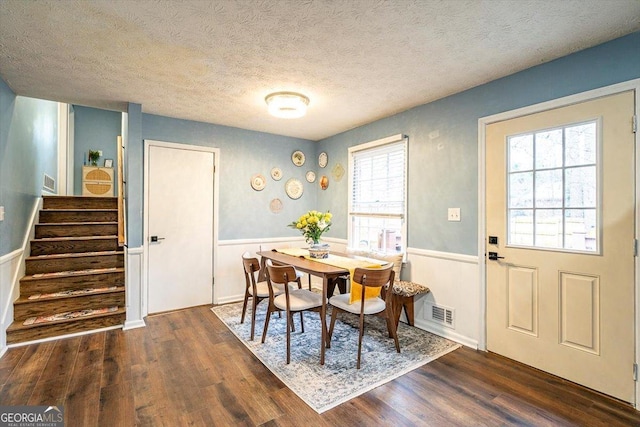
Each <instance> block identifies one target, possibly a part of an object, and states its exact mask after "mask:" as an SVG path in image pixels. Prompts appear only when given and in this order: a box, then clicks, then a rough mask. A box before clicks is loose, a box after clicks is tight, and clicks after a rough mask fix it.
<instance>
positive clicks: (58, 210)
mask: <svg viewBox="0 0 640 427" xmlns="http://www.w3.org/2000/svg"><path fill="white" fill-rule="evenodd" d="M42 210H43V211H47V212H65V213H66V212H118V209H103V208H98V209H96V208H71V209H60V208H47V209H42Z"/></svg>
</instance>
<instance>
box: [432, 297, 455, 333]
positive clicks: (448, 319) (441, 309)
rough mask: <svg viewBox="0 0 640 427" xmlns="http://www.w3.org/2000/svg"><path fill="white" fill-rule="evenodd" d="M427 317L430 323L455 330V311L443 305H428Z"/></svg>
mask: <svg viewBox="0 0 640 427" xmlns="http://www.w3.org/2000/svg"><path fill="white" fill-rule="evenodd" d="M426 308H427V309H426V310H425V317H426V319H427V320H429V321H430V322H434V323H439V324H440V325H444V326H447V327H449V328H455V310H454V309H453V308H449V307H445V306H442V305H435V304H429V303H427V304H426Z"/></svg>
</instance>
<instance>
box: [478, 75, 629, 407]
mask: <svg viewBox="0 0 640 427" xmlns="http://www.w3.org/2000/svg"><path fill="white" fill-rule="evenodd" d="M629 90H634V91H635V115H636V117H640V79H634V80H629V81H627V82H622V83H618V84H614V85H611V86H605V87H601V88H598V89H594V90H590V91H587V92H582V93H578V94H575V95H570V96H566V97H563V98H558V99H553V100H551V101H547V102H542V103H539V104H534V105H529V106H527V107H522V108H518V109H516V110H511V111H505V112H503V113H498V114H494V115H491V116H486V117H481V118H479V119H478V261H479V262H478V273H479V276H480V277H479V278H478V282H479V283H480V307H479V319H478V324H479V329H480V330H479V331H478V349H480V350H485V351H486V349H487V281H486V280H487V275H486V262H485V261H484V259H485V255H484V251H485V242H486V206H485V196H486V167H485V162H486V127H487V126H488V125H490V124H491V123H495V122H499V121H503V120H510V119H514V118H516V117H521V116H526V115H530V114H535V113H539V112H542V111H546V110H551V109H554V108H560V107H565V106H568V105H572V104H577V103H580V102H585V101H589V100H592V99H595V98H601V97H604V96H609V95H613V94H616V93H620V92H626V91H629ZM629 126H631V121H629ZM639 134H640V132H638V131H636V134H635V146H636V148H637V147H639V146H640V144H639V143H640V136H639ZM639 173H640V155H638V153H637V152H636V158H635V182H636V186H635V187H636V188H635V193H636V201H635V202H636V203H635V204H636V206H635V210H636V211H635V215H634V217H635V238H636V239H639V240H640V230H639V228H640V227H639V224H640V205H639V203H640V185H638V184H637V183H638V174H639ZM629 244H631V242H629ZM639 272H640V257H636V259H635V295H636V301H635V341H636V342H635V349H636V351H635V353H636V354H635V363H636V364H638V365H640V327H639V326H638V325H640V312H639V311H640V277H639V276H640V274H639ZM631 369H632V367H629V375H631ZM638 396H640V382H639V381H636V392H635V403H634V406H635V407H636V409H639V410H640V406H639V405H638V403H639V402H638Z"/></svg>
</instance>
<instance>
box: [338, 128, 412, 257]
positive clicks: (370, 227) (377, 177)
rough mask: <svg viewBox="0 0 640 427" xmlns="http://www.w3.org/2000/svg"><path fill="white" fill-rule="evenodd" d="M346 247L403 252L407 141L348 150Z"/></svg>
mask: <svg viewBox="0 0 640 427" xmlns="http://www.w3.org/2000/svg"><path fill="white" fill-rule="evenodd" d="M349 155H350V164H349V178H350V181H349V246H350V247H352V248H356V249H364V250H369V251H379V252H385V253H389V252H403V251H404V247H405V242H406V221H405V218H406V205H407V204H406V194H407V173H406V171H407V167H406V165H407V140H406V137H404V136H403V135H395V136H392V137H389V138H384V139H381V140H378V141H373V142H369V143H366V144H361V145H358V146H355V147H351V148H350V149H349Z"/></svg>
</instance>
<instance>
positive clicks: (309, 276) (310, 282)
mask: <svg viewBox="0 0 640 427" xmlns="http://www.w3.org/2000/svg"><path fill="white" fill-rule="evenodd" d="M309 290H311V275H310V274H309Z"/></svg>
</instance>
